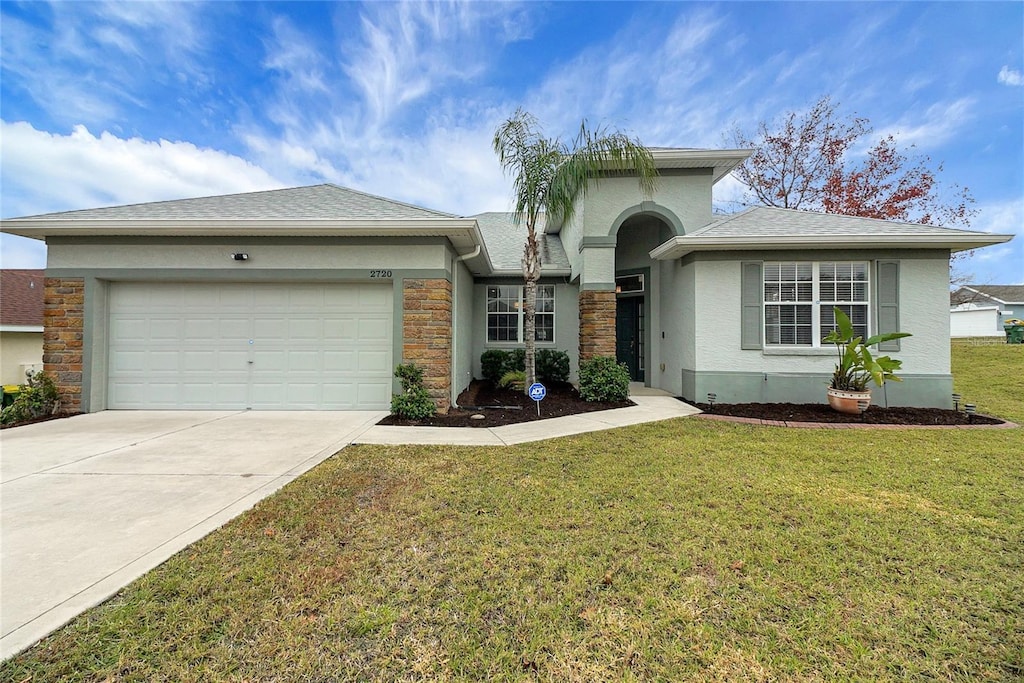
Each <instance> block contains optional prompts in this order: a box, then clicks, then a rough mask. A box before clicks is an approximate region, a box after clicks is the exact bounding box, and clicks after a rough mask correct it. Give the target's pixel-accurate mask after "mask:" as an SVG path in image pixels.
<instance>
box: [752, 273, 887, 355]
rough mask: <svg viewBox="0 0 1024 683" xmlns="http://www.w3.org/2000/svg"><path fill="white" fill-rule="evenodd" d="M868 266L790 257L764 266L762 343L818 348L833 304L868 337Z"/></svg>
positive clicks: (829, 324)
mask: <svg viewBox="0 0 1024 683" xmlns="http://www.w3.org/2000/svg"><path fill="white" fill-rule="evenodd" d="M869 302H870V287H869V282H868V264H867V263H866V262H857V261H827V262H825V261H823V262H816V261H815V262H809V261H790V262H766V263H765V264H764V341H765V344H766V345H768V346H810V347H818V346H821V340H822V338H823V337H825V336H826V335H827V334H828V333H829V332H831V331H832V329H833V328H834V327H835V313H834V312H833V310H832V308H833V307H834V306H838V307H839V309H840V310H842V311H843V312H844V313H846V315H848V316H849V317H850V321H851V322H852V323H853V327H854V330H855V331H856V333H857V334H858V335H860V336H862V337H867V336H868V305H869Z"/></svg>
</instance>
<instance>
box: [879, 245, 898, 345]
mask: <svg viewBox="0 0 1024 683" xmlns="http://www.w3.org/2000/svg"><path fill="white" fill-rule="evenodd" d="M875 299H876V301H877V302H878V333H879V334H888V333H889V332H899V331H900V262H899V261H879V262H878V282H877V285H876V287H875ZM878 350H879V351H899V350H900V340H899V339H894V340H893V341H887V342H882V343H881V344H879V345H878Z"/></svg>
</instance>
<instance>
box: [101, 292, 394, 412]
mask: <svg viewBox="0 0 1024 683" xmlns="http://www.w3.org/2000/svg"><path fill="white" fill-rule="evenodd" d="M391 321H392V289H391V285H390V284H387V285H378V284H373V285H364V284H240V283H140V282H117V283H112V284H111V287H110V336H109V347H108V348H109V354H110V355H109V383H108V389H109V391H108V400H107V404H108V407H110V408H148V409H244V408H252V409H254V410H354V409H359V410H382V409H387V408H388V407H389V404H390V401H391V373H392V363H391V356H392V353H391V336H392V334H391V329H392V328H391Z"/></svg>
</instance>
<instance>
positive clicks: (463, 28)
mask: <svg viewBox="0 0 1024 683" xmlns="http://www.w3.org/2000/svg"><path fill="white" fill-rule="evenodd" d="M529 26H530V22H529V21H528V15H527V14H526V13H525V12H524V11H523V9H522V8H521V7H520V6H519V5H518V4H513V3H472V2H465V3H440V2H408V3H399V4H391V3H370V4H369V5H367V6H365V7H364V9H363V12H362V14H361V16H360V27H361V32H360V37H359V39H358V40H355V41H350V42H346V43H343V44H342V45H341V49H342V53H343V63H342V65H341V67H342V69H343V70H344V72H345V74H347V75H348V77H349V78H350V79H351V80H352V81H353V83H354V84H355V85H356V87H357V88H358V90H359V91H361V94H362V98H363V102H364V104H365V114H366V124H367V128H368V129H370V130H374V129H376V128H378V127H380V126H382V125H384V124H385V123H387V122H388V120H389V119H391V118H392V117H393V116H394V115H395V114H396V112H397V111H398V110H399V109H401V108H402V107H403V106H404V105H408V104H410V103H412V102H415V101H417V100H419V99H421V98H423V97H424V96H426V95H427V94H429V93H432V92H435V91H436V90H437V89H438V88H439V87H440V86H441V85H443V84H446V83H451V82H466V81H470V80H472V79H474V78H475V77H476V76H478V75H480V74H481V73H483V72H484V71H485V70H486V69H487V68H488V66H489V64H490V62H491V60H492V59H493V58H494V56H495V55H496V54H497V53H498V52H499V51H500V50H501V48H502V47H503V46H504V45H506V44H508V43H510V42H513V41H517V40H522V39H523V38H525V37H526V36H528V35H529V31H530V29H529Z"/></svg>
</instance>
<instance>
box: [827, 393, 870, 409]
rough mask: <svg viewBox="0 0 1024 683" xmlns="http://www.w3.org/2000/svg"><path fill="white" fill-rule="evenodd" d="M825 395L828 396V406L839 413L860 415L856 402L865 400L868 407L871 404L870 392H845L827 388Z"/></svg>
mask: <svg viewBox="0 0 1024 683" xmlns="http://www.w3.org/2000/svg"><path fill="white" fill-rule="evenodd" d="M826 393H827V394H828V404H829V405H830V406H832V410H838V411H839V412H840V413H849V414H850V415H860V406H858V405H857V402H858V401H865V400H866V401H867V402H868V405H870V404H871V392H870V391H845V390H843V389H833V388H832V387H829V388H828V390H827V391H826Z"/></svg>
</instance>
